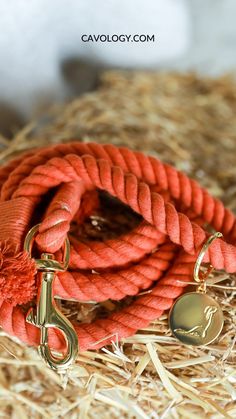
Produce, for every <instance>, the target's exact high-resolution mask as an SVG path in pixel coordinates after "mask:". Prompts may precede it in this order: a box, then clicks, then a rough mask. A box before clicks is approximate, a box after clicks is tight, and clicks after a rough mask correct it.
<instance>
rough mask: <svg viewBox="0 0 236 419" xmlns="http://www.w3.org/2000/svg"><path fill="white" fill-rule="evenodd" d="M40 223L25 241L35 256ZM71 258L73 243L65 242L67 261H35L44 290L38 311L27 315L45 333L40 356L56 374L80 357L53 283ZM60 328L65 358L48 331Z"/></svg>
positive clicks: (47, 258) (51, 257)
mask: <svg viewBox="0 0 236 419" xmlns="http://www.w3.org/2000/svg"><path fill="white" fill-rule="evenodd" d="M39 226H40V224H37V225H36V226H34V227H33V228H31V230H30V231H29V232H28V234H27V235H26V238H25V242H24V250H26V251H27V252H28V253H29V254H30V255H31V250H32V246H33V242H34V237H35V235H36V234H37V232H38V230H39ZM69 259H70V243H69V240H68V238H66V240H65V245H64V256H63V262H62V263H60V262H59V261H57V260H55V259H54V255H53V254H51V253H42V255H41V259H35V262H36V265H37V267H38V270H39V271H40V272H39V273H40V287H39V290H38V296H37V306H36V311H35V310H34V309H31V310H30V311H29V313H28V315H27V318H26V320H27V322H29V323H31V324H33V325H35V326H36V327H39V328H40V330H41V334H40V344H39V348H38V349H39V354H40V355H41V357H42V359H43V360H44V361H45V362H46V364H47V365H48V366H49V367H50V368H52V369H53V370H55V371H59V372H60V371H63V370H65V369H67V368H68V367H69V366H70V365H71V364H72V363H73V362H74V361H75V359H76V357H77V355H78V336H77V334H76V331H75V329H74V327H73V325H72V324H71V322H70V321H69V320H68V319H67V318H66V317H65V316H64V315H63V314H62V313H61V312H60V311H59V310H58V308H57V307H56V304H55V301H54V298H53V294H52V292H53V281H54V278H55V275H56V272H63V271H65V270H66V269H67V267H68V264H69ZM50 327H52V328H55V329H59V330H60V331H61V332H62V333H63V334H64V337H65V340H66V343H67V352H66V355H65V356H64V357H55V356H54V355H53V354H52V352H51V350H50V347H49V345H48V329H49V328H50Z"/></svg>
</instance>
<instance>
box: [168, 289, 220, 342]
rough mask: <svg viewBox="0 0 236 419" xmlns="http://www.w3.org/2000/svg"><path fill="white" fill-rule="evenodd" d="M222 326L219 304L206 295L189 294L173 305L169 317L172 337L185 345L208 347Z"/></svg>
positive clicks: (198, 293)
mask: <svg viewBox="0 0 236 419" xmlns="http://www.w3.org/2000/svg"><path fill="white" fill-rule="evenodd" d="M223 324H224V318H223V313H222V310H221V308H220V306H219V304H218V303H217V302H216V301H215V300H214V299H213V298H211V297H209V296H208V295H207V294H203V293H200V292H189V293H186V294H184V295H182V296H181V297H179V298H178V299H177V300H176V302H175V303H174V305H173V307H172V309H171V311H170V316H169V325H170V329H171V331H172V333H173V335H174V336H175V337H176V338H177V339H179V340H180V341H181V342H183V343H185V344H186V345H196V346H200V345H208V344H209V343H211V342H213V341H214V340H215V339H216V338H217V337H218V336H219V334H220V332H221V330H222V327H223Z"/></svg>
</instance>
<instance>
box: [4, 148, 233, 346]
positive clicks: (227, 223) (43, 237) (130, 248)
mask: <svg viewBox="0 0 236 419" xmlns="http://www.w3.org/2000/svg"><path fill="white" fill-rule="evenodd" d="M0 185H1V196H0V325H1V326H2V327H3V329H4V330H5V331H6V332H8V333H9V334H12V335H15V336H17V337H18V338H19V339H21V340H22V341H24V342H27V343H28V344H30V345H37V344H38V343H39V329H38V328H36V327H34V326H33V325H31V324H28V323H27V322H26V312H25V311H26V310H25V309H24V304H25V303H29V302H30V301H33V299H34V298H35V295H36V292H37V282H36V275H35V273H36V269H35V265H34V261H33V259H30V258H29V257H28V255H27V254H26V253H25V252H23V242H24V237H25V235H26V233H27V231H28V229H29V228H30V227H31V226H32V225H33V224H35V222H34V221H35V220H37V222H41V225H40V230H39V234H38V235H37V238H36V244H37V246H38V248H39V250H40V251H46V252H51V253H56V252H57V251H59V249H60V248H61V246H62V244H63V242H64V240H65V237H66V235H67V234H68V233H69V230H70V224H71V222H72V221H73V220H74V221H75V220H77V221H78V222H82V220H83V219H84V217H86V216H88V215H89V214H91V213H92V212H93V210H94V208H96V207H97V206H98V197H97V191H98V190H105V191H106V192H108V193H109V194H110V195H112V196H114V197H116V198H118V199H119V200H120V201H121V202H123V203H124V204H127V205H129V206H130V207H131V208H132V209H133V210H134V211H135V212H137V213H138V214H140V215H141V216H142V217H143V219H142V221H141V222H140V224H139V225H138V226H137V227H136V228H134V229H133V230H132V231H130V232H128V233H126V234H123V235H121V236H119V237H117V238H115V239H109V240H106V241H103V242H99V241H90V242H86V243H85V242H82V241H80V240H79V237H78V238H75V237H74V236H73V237H72V236H69V237H70V241H71V245H72V251H71V259H70V266H69V270H68V271H67V272H64V273H60V274H58V276H57V278H56V280H55V287H54V292H55V294H56V295H58V296H60V297H61V298H65V299H66V298H73V299H76V300H79V301H81V302H82V301H90V300H93V301H97V302H101V301H104V300H107V299H109V298H110V299H113V300H120V299H122V298H124V297H126V296H137V297H136V298H135V299H134V300H132V302H131V303H130V305H128V306H125V307H123V308H122V309H120V310H119V311H115V312H112V313H111V314H110V315H109V316H108V317H107V318H101V319H95V320H94V321H93V322H92V323H90V324H82V323H78V324H74V326H75V329H76V331H77V333H78V338H79V344H80V350H81V351H83V350H87V349H97V348H99V347H101V346H104V345H105V344H108V343H110V342H111V340H115V339H116V338H118V339H121V338H123V337H127V336H130V335H133V334H134V333H135V332H136V331H137V330H138V329H140V328H143V327H146V326H147V325H148V324H149V323H150V321H152V320H154V319H156V318H158V317H159V316H160V315H161V314H162V313H163V311H164V310H167V309H169V308H170V307H171V306H172V304H173V300H174V299H175V298H176V297H178V296H179V295H180V294H181V293H182V292H183V290H184V284H183V282H184V281H185V282H187V281H189V280H191V276H192V271H193V265H194V262H195V260H196V255H197V253H198V252H199V250H200V247H201V246H202V244H203V242H204V241H205V240H206V238H207V237H208V233H207V230H206V226H208V227H211V228H213V229H215V230H217V231H221V232H222V233H223V235H224V238H225V239H224V240H222V239H216V240H215V241H214V243H213V244H212V245H211V247H210V248H209V250H208V252H207V254H206V256H205V259H204V261H205V262H210V263H211V264H212V265H213V267H214V268H216V269H225V271H226V272H229V273H231V272H235V271H236V246H235V245H234V243H235V241H236V222H235V216H234V214H233V213H232V212H231V211H230V210H228V209H226V208H225V207H224V205H223V203H222V202H221V201H219V200H217V199H215V198H213V197H212V196H211V195H210V194H209V193H208V192H207V191H206V190H205V189H203V188H202V187H201V186H200V185H199V184H198V183H197V182H196V181H194V180H192V179H189V178H188V177H187V176H186V175H185V174H183V173H181V172H179V171H177V170H176V169H174V168H173V167H171V166H170V165H167V164H164V163H162V162H160V161H159V160H157V159H156V158H154V157H148V156H145V155H143V154H142V153H140V152H135V151H131V150H129V149H127V148H124V147H120V148H118V147H115V146H113V145H110V144H109V145H99V144H95V143H80V142H71V143H66V144H58V145H53V146H50V147H48V148H41V149H37V150H33V151H30V152H28V153H26V154H24V155H21V156H20V157H18V158H16V159H15V160H13V161H11V162H10V163H8V164H7V165H5V166H3V167H2V168H1V169H0ZM50 192H51V194H50ZM49 196H52V197H51V198H50V199H49V198H48V197H49ZM46 198H47V201H46V209H45V199H46ZM93 269H94V270H96V272H97V273H96V274H94V273H93V271H92V270H93ZM180 281H181V282H180ZM144 290H149V292H148V293H146V294H143V295H142V291H144ZM140 293H141V295H138V294H140ZM50 345H51V346H52V347H54V348H55V349H61V348H63V345H64V339H63V337H62V335H61V334H60V333H59V332H57V331H56V330H50Z"/></svg>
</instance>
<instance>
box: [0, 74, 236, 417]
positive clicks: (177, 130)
mask: <svg viewBox="0 0 236 419" xmlns="http://www.w3.org/2000/svg"><path fill="white" fill-rule="evenodd" d="M235 115H236V85H235V84H234V82H233V81H232V80H231V79H230V78H229V77H225V78H221V79H217V80H210V79H202V78H198V77H196V76H195V75H192V74H189V75H177V74H150V73H133V74H132V73H121V72H108V73H105V74H104V75H103V77H102V80H101V84H100V87H99V89H98V90H97V91H96V92H93V93H89V94H87V95H84V96H83V97H81V98H79V99H76V100H74V101H73V102H71V103H69V104H67V105H65V106H61V107H55V109H53V110H51V111H50V112H48V113H47V115H45V116H44V117H42V118H41V119H40V120H38V121H35V122H32V123H31V124H30V125H29V126H27V127H26V128H25V129H23V130H22V131H21V132H18V133H16V135H15V137H14V138H13V139H12V140H11V141H9V140H7V139H5V138H3V137H0V146H1V150H2V151H1V153H0V157H1V160H2V161H5V160H6V159H9V158H10V157H12V156H13V155H15V154H17V153H18V152H21V151H23V150H25V149H27V148H30V147H33V146H38V145H45V144H48V143H57V142H61V141H67V140H68V139H71V138H79V139H81V141H98V142H101V143H107V142H111V143H113V144H117V145H126V146H129V147H131V148H133V149H138V150H141V151H143V152H145V153H149V154H152V155H154V156H157V157H159V158H161V159H162V160H164V161H166V162H169V163H171V164H174V165H175V166H176V167H177V168H178V169H180V170H183V171H184V172H185V173H187V174H188V175H190V176H192V177H193V178H195V179H197V180H198V181H199V182H200V183H201V184H202V185H203V186H205V187H207V188H208V190H209V191H210V192H211V193H212V194H213V195H214V196H217V197H221V199H222V200H223V201H224V203H225V204H226V205H227V206H228V207H229V208H231V209H232V210H234V211H235V212H236V200H235V194H236V168H235V160H236V158H235V155H236V118H235ZM127 217H130V214H127ZM103 218H105V220H104V219H103ZM103 218H102V221H101V222H102V223H105V226H104V225H103V226H102V227H103V228H100V230H99V229H97V226H96V223H93V222H92V220H87V222H86V224H85V226H84V227H83V231H82V234H83V235H84V236H85V237H94V235H96V236H97V237H99V238H100V239H102V238H103V234H106V225H107V223H108V225H109V228H108V230H109V229H110V225H113V226H114V225H115V228H116V230H118V231H119V228H120V231H122V225H123V224H124V223H125V220H124V218H122V217H120V216H118V215H117V216H116V219H115V224H114V214H109V211H108V212H106V213H105V215H104V217H103ZM111 221H113V222H112V223H111ZM129 223H130V224H129V225H132V223H135V220H131V219H129ZM116 234H117V231H116ZM220 275H222V274H219V273H218V274H217V276H220ZM235 279H236V277H235V276H231V277H230V278H227V279H226V281H225V282H224V283H225V284H226V285H232V286H235V285H236V281H235ZM220 284H222V283H220ZM209 294H210V295H213V296H215V298H217V299H218V301H220V304H221V306H222V308H223V311H224V315H225V326H224V330H223V333H222V334H221V336H220V339H219V340H218V341H217V342H216V343H213V344H212V345H210V346H208V347H206V348H192V347H188V348H186V347H184V346H183V345H181V344H179V343H178V342H177V341H176V340H175V339H174V338H173V337H171V335H170V332H169V330H168V325H167V315H166V314H165V315H163V316H162V318H161V319H158V320H157V321H155V322H153V323H152V324H151V325H150V326H149V327H148V328H147V329H145V330H140V331H139V333H138V334H136V335H135V336H133V337H130V338H128V339H124V340H123V341H122V342H121V343H120V344H117V343H116V342H115V337H114V345H113V347H107V348H104V349H103V350H100V351H99V352H86V353H81V354H80V356H79V358H78V362H77V364H76V366H75V367H74V368H73V369H72V370H71V371H70V372H68V374H67V375H66V376H64V377H60V376H58V375H57V374H56V373H54V372H53V371H50V370H49V369H48V368H46V367H45V366H44V365H43V364H42V362H41V361H40V360H39V358H38V355H37V351H36V350H35V349H32V348H27V347H25V346H24V345H23V344H22V343H21V342H18V341H17V340H16V339H14V338H10V337H8V336H6V335H5V333H4V332H3V331H1V335H0V363H1V367H2V368H1V371H0V411H1V413H0V417H4V418H10V417H11V418H17V419H20V418H42V417H43V418H60V417H64V418H86V417H88V418H95V417H96V418H102V419H106V418H109V419H110V418H118V417H122V418H134V417H135V418H140V419H141V418H142V419H144V418H174V419H176V418H186V419H191V418H192V419H197V418H214V419H216V418H222V417H226V418H234V417H236V403H235V400H236V385H235V383H236V368H235V358H236V347H235V340H236V338H235V331H236V327H235V319H236V303H235V294H236V292H235V291H232V290H227V289H226V290H221V289H219V288H214V289H213V288H211V289H210V290H209ZM115 306H116V303H114V302H113V301H108V302H105V303H104V304H103V307H102V309H103V311H104V312H106V311H112V310H114V308H115ZM62 308H63V310H64V312H65V313H66V314H67V315H69V316H70V317H71V318H77V319H79V320H83V321H89V320H90V319H91V318H93V317H94V316H95V315H96V313H97V312H98V311H99V310H101V305H98V304H97V305H94V304H92V303H90V304H80V303H77V302H62Z"/></svg>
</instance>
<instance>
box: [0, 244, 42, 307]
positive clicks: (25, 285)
mask: <svg viewBox="0 0 236 419" xmlns="http://www.w3.org/2000/svg"><path fill="white" fill-rule="evenodd" d="M36 272H37V270H36V264H35V261H34V259H31V258H30V256H29V255H28V253H27V252H26V251H19V250H18V248H17V246H16V245H14V244H13V243H11V242H10V241H9V240H7V241H2V242H0V298H1V299H3V300H5V301H7V302H8V303H10V304H12V305H13V306H15V305H17V304H24V303H27V302H29V301H30V300H32V298H33V297H34V296H35V295H36V276H35V275H36Z"/></svg>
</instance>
